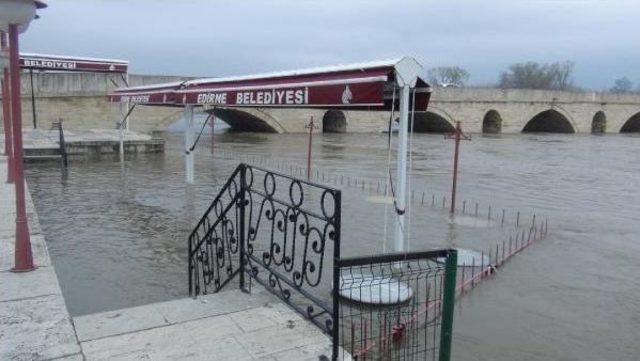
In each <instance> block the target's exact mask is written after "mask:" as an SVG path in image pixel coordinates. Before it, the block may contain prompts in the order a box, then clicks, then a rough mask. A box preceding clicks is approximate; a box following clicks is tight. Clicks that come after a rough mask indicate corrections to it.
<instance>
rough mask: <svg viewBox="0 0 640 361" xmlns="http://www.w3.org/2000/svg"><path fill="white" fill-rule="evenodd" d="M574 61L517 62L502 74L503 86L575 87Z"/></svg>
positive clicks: (554, 88)
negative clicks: (549, 62) (546, 62)
mask: <svg viewBox="0 0 640 361" xmlns="http://www.w3.org/2000/svg"><path fill="white" fill-rule="evenodd" d="M574 65H575V64H574V63H573V62H569V61H567V62H563V63H551V64H540V63H536V62H527V63H517V64H512V65H511V66H509V70H508V71H506V72H503V73H502V74H501V75H500V87H501V88H522V89H549V90H569V89H573V88H574V86H573V80H572V77H571V75H572V73H573V67H574Z"/></svg>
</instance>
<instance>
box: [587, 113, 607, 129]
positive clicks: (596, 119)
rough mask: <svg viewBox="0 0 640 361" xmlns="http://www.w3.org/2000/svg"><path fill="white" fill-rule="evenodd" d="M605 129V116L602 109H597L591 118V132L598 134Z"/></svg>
mask: <svg viewBox="0 0 640 361" xmlns="http://www.w3.org/2000/svg"><path fill="white" fill-rule="evenodd" d="M606 131H607V116H606V115H605V114H604V112H603V111H602V110H600V111H597V112H596V114H594V115H593V119H592V120H591V133H593V134H600V133H604V132H606Z"/></svg>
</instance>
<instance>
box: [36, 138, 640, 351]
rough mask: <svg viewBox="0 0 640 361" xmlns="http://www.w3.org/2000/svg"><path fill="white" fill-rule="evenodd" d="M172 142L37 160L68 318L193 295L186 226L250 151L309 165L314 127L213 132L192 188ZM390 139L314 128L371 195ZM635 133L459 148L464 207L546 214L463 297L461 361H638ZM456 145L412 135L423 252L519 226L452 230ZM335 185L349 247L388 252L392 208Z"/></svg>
mask: <svg viewBox="0 0 640 361" xmlns="http://www.w3.org/2000/svg"><path fill="white" fill-rule="evenodd" d="M165 137H166V140H167V143H166V149H165V153H164V154H156V155H137V156H131V157H127V159H126V161H125V162H124V164H122V163H120V162H119V160H118V158H117V157H115V158H114V157H102V158H97V159H72V160H71V163H70V167H69V169H68V171H66V172H63V171H62V170H61V169H60V167H59V165H58V164H57V163H50V164H45V163H42V164H30V165H28V167H27V176H28V183H29V187H30V190H31V192H32V195H33V198H34V201H35V203H36V208H37V211H38V215H39V217H40V222H41V223H42V228H43V231H44V233H45V235H46V237H47V242H48V245H49V250H50V253H51V257H52V260H53V263H54V265H55V267H56V271H57V273H58V277H59V279H60V283H61V286H62V290H63V293H64V296H65V299H66V302H67V307H68V309H69V311H70V312H71V314H72V315H74V316H76V315H83V314H88V313H94V312H100V311H105V310H113V309H118V308H123V307H131V306H135V305H141V304H146V303H151V302H158V301H164V300H169V299H174V298H181V297H185V296H186V295H187V292H188V289H187V265H186V258H187V257H186V252H187V237H188V234H189V233H190V232H191V230H192V229H193V227H194V225H195V223H196V222H197V221H198V219H199V217H200V216H201V215H202V213H203V212H204V210H205V209H206V207H207V206H208V205H209V203H210V202H211V201H212V200H213V198H214V197H215V195H216V192H217V189H218V187H219V185H220V182H223V181H225V180H226V176H227V175H228V174H229V173H230V172H231V170H232V169H233V168H234V167H235V166H236V165H237V163H238V161H239V160H242V159H245V158H244V157H246V156H252V157H253V158H252V159H253V160H254V161H255V162H257V163H258V165H262V166H265V167H269V166H275V165H277V164H280V166H281V167H291V166H292V165H297V166H299V167H304V164H305V159H306V145H307V143H306V142H307V136H306V135H304V134H298V135H296V134H282V135H278V134H240V133H225V134H216V136H215V153H214V154H213V155H212V154H211V148H210V146H211V139H210V138H209V137H208V136H207V137H204V138H203V139H202V140H201V143H200V144H199V148H198V150H197V154H196V170H197V171H196V177H195V184H193V185H190V186H186V185H185V182H184V172H183V169H184V166H183V154H184V152H183V151H182V137H181V136H180V135H166V136H165ZM386 142H387V138H386V135H383V134H325V135H321V134H320V135H317V136H315V137H314V147H313V154H314V163H313V166H314V170H317V171H318V175H321V174H325V175H327V179H329V177H330V176H335V175H338V176H340V175H342V176H343V177H359V178H361V179H366V180H368V182H370V184H372V187H373V188H374V189H375V188H376V187H377V184H378V182H382V183H384V181H385V179H386V175H387V174H388V165H387V159H388V153H387V147H386V144H387V143H386ZM638 142H640V137H637V136H622V135H606V136H591V135H551V134H527V135H502V136H491V137H489V136H480V135H476V136H474V137H473V140H472V141H469V142H464V143H463V144H462V147H461V148H462V155H461V160H460V167H461V173H460V177H459V199H460V200H461V202H462V200H468V204H469V205H468V207H469V209H471V208H472V207H473V206H472V205H474V204H475V203H476V202H478V203H479V204H480V206H479V207H480V208H481V212H480V213H482V212H484V213H486V212H487V207H488V206H489V205H490V206H491V207H492V210H493V212H495V214H498V213H499V212H500V210H502V209H505V210H506V214H507V218H508V220H509V221H513V216H514V214H515V212H516V211H520V212H521V214H522V217H523V219H529V218H528V217H530V216H531V215H532V214H533V213H535V214H536V215H537V216H538V217H548V219H549V222H550V223H549V236H548V238H547V239H545V240H543V241H541V242H540V243H537V244H535V245H534V246H532V247H530V248H529V249H527V250H526V251H524V252H523V253H522V254H521V255H519V256H517V257H516V258H514V259H512V260H511V261H510V262H509V263H507V264H506V265H505V266H504V267H502V268H501V269H500V271H499V272H498V274H497V275H496V276H495V277H493V278H491V279H489V280H487V281H486V282H483V283H482V284H481V285H480V286H479V287H477V288H475V289H474V290H473V291H472V292H470V293H469V294H468V295H466V296H465V297H464V298H463V299H462V300H461V302H459V303H458V304H457V306H456V307H457V309H456V311H457V312H456V316H455V322H454V331H455V335H454V345H453V359H455V360H637V359H638V355H640V331H639V328H640V278H638V274H639V273H640V239H639V236H638V235H640V192H639V190H640V172H639V171H638V164H640V152H638V151H637V149H638ZM452 150H453V144H452V142H451V141H450V140H444V139H443V137H442V135H426V134H416V135H415V136H414V138H413V153H412V154H413V157H412V158H413V167H412V169H413V171H412V188H413V190H414V192H415V197H416V200H415V203H414V206H413V207H412V211H411V213H412V216H411V241H410V245H409V246H410V248H411V249H412V250H421V249H429V248H434V247H450V246H464V247H466V248H471V249H477V250H484V249H487V247H491V245H492V244H494V243H495V241H498V240H501V239H503V237H504V236H505V235H508V230H505V227H499V226H496V224H495V223H496V222H497V221H493V222H491V223H489V222H488V221H486V220H484V218H482V219H483V220H482V221H481V220H480V218H481V216H479V217H477V218H476V217H474V216H473V215H467V216H465V217H459V218H458V220H457V221H456V222H453V223H450V222H449V218H448V217H447V213H446V211H443V210H442V209H439V207H438V206H435V207H432V206H431V202H432V200H431V197H432V196H431V194H436V195H437V198H436V199H437V200H436V203H437V204H439V203H440V202H441V200H440V198H438V197H441V196H442V195H443V194H447V193H448V192H449V187H450V178H451V173H450V168H451V158H452ZM256 156H262V157H264V158H262V157H260V158H258V157H256ZM394 157H395V155H392V158H394ZM282 164H286V166H283V165H282ZM391 168H392V169H395V168H393V165H391ZM393 173H394V174H395V171H393ZM332 185H333V186H336V184H332ZM338 187H341V188H343V189H344V191H343V211H342V216H343V230H342V249H343V255H346V256H353V255H357V254H361V253H362V252H363V251H362V250H363V249H366V250H367V251H365V252H367V253H375V252H378V251H381V250H384V249H387V250H388V249H389V247H390V245H389V241H386V242H385V241H384V239H385V234H387V237H386V238H388V239H391V235H392V229H391V225H390V224H389V225H388V227H389V229H388V230H387V231H386V232H385V221H384V219H385V214H387V215H388V214H389V212H391V211H392V209H391V208H390V206H387V209H386V210H385V206H384V205H383V204H381V203H380V202H370V200H371V197H372V194H370V193H368V192H367V191H366V190H365V191H358V190H356V189H355V188H354V187H352V186H346V185H342V186H341V185H338ZM423 192H424V193H425V196H424V198H425V199H426V200H425V201H424V203H425V204H424V205H423V204H421V203H423V202H422V199H423V196H422V193H423ZM373 193H375V192H373ZM375 197H376V195H375V194H373V198H374V199H375ZM368 198H369V201H368V200H367V199H368ZM440 208H441V207H440ZM471 213H473V212H472V211H471ZM507 223H508V222H507ZM507 229H508V228H507Z"/></svg>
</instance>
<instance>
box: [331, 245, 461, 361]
mask: <svg viewBox="0 0 640 361" xmlns="http://www.w3.org/2000/svg"><path fill="white" fill-rule="evenodd" d="M456 265H457V253H456V251H455V250H438V251H429V252H414V253H404V254H388V255H378V256H373V257H359V258H350V259H341V260H339V261H338V262H337V269H338V272H339V273H340V286H339V287H338V290H337V291H338V295H339V296H340V297H341V298H343V299H345V300H348V301H343V302H340V304H339V311H338V312H337V314H338V315H339V320H338V322H337V325H338V326H339V330H338V334H337V335H335V336H334V344H339V345H340V346H341V351H340V352H341V353H342V358H343V359H345V358H348V356H350V357H352V358H353V359H355V360H367V359H370V360H389V361H392V360H441V361H442V360H449V359H450V355H451V337H452V326H453V308H454V301H455V289H456V268H457V266H456Z"/></svg>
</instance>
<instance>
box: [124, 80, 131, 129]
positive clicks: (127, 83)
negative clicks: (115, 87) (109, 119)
mask: <svg viewBox="0 0 640 361" xmlns="http://www.w3.org/2000/svg"><path fill="white" fill-rule="evenodd" d="M125 82H126V84H125V85H126V86H127V87H128V86H129V73H127V75H125ZM125 104H126V105H127V106H126V108H127V112H128V111H129V106H130V105H131V104H129V103H125ZM130 121H131V114H129V117H127V121H126V122H125V124H126V126H127V128H126V129H127V132H128V131H129V130H130V129H129V122H130Z"/></svg>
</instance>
